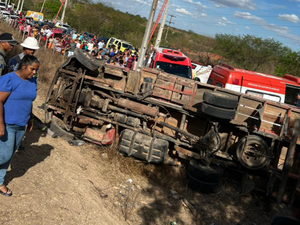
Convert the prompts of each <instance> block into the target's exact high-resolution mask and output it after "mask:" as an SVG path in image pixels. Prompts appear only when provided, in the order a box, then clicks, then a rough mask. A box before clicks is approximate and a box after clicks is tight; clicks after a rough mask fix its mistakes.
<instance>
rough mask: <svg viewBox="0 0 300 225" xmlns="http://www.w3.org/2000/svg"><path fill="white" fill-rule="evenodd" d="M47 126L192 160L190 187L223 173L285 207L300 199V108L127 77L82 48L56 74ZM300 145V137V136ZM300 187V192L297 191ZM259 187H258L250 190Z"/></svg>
mask: <svg viewBox="0 0 300 225" xmlns="http://www.w3.org/2000/svg"><path fill="white" fill-rule="evenodd" d="M45 111H46V114H45V115H46V119H45V120H46V122H47V123H50V122H51V121H56V122H57V121H58V122H59V123H60V126H61V127H63V128H64V129H65V130H66V131H69V132H71V133H74V134H76V135H77V136H78V137H80V138H83V139H85V140H88V141H91V142H93V143H96V144H101V145H107V144H111V143H113V142H114V141H115V140H118V151H119V152H120V153H122V154H125V155H127V156H132V157H135V158H137V159H140V160H145V161H147V162H149V163H169V164H173V165H179V164H180V163H182V162H187V161H189V168H188V171H187V174H188V178H189V182H190V186H191V187H192V188H193V187H194V188H196V189H201V190H202V191H209V190H214V188H217V187H218V186H219V185H220V180H221V178H222V174H223V170H224V168H233V169H234V170H236V171H239V172H240V174H241V177H243V179H242V181H243V182H242V189H243V191H244V192H247V190H246V189H249V188H250V187H251V186H252V184H253V182H252V179H250V178H253V180H255V183H256V184H258V183H259V184H262V187H263V188H262V189H263V190H264V192H265V193H266V194H267V195H269V196H273V197H276V198H277V200H278V202H281V201H282V200H284V201H289V202H292V201H293V200H294V199H295V196H296V195H297V194H298V193H299V190H298V189H299V187H300V186H299V172H300V167H299V165H300V164H299V161H300V154H299V145H298V144H297V143H298V133H299V121H298V119H299V118H300V110H298V109H296V108H293V107H291V106H289V105H284V104H280V103H275V102H270V101H266V100H264V99H259V98H254V97H250V96H247V95H244V94H241V93H237V92H233V91H229V90H225V89H221V88H217V87H215V86H212V85H208V84H202V83H200V82H196V81H192V80H190V79H185V78H182V77H177V76H174V75H171V74H167V73H165V72H163V71H160V70H156V69H149V68H144V69H141V71H140V72H136V71H125V70H123V68H118V67H114V66H110V65H104V63H102V62H101V61H97V60H95V59H92V58H90V57H89V56H88V55H86V54H84V53H83V52H82V51H80V50H76V51H75V54H74V56H72V57H70V58H68V59H67V61H66V62H65V63H64V64H63V65H62V66H61V67H60V68H59V69H58V70H57V73H56V75H55V77H54V79H53V82H52V84H51V86H50V88H49V92H48V96H47V99H46V107H45ZM299 140H300V138H299ZM297 188H298V189H297ZM250 189H252V188H250Z"/></svg>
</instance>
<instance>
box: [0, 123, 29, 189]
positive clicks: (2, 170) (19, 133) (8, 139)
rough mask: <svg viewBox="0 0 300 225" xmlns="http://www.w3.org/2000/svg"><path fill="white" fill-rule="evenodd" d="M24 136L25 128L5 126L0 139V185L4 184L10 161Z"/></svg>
mask: <svg viewBox="0 0 300 225" xmlns="http://www.w3.org/2000/svg"><path fill="white" fill-rule="evenodd" d="M24 134H25V126H18V125H9V124H5V132H4V135H3V136H2V137H0V185H1V184H3V182H4V177H5V175H6V171H7V169H8V167H9V164H10V160H11V158H12V156H13V154H14V152H15V151H16V149H17V148H18V147H19V145H20V143H21V141H22V139H23V136H24Z"/></svg>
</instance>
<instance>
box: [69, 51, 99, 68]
mask: <svg viewBox="0 0 300 225" xmlns="http://www.w3.org/2000/svg"><path fill="white" fill-rule="evenodd" d="M74 56H75V57H76V59H77V60H78V61H79V62H80V63H81V64H82V65H84V66H85V67H86V68H88V69H89V70H91V71H95V70H97V69H98V68H99V67H100V66H103V65H104V63H103V61H98V60H96V59H94V58H92V57H91V56H90V55H88V54H85V53H84V52H83V51H82V49H76V50H75V51H74Z"/></svg>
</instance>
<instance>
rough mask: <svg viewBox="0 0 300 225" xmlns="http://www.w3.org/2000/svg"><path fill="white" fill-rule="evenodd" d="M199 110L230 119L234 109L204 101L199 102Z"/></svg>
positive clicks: (232, 116)
mask: <svg viewBox="0 0 300 225" xmlns="http://www.w3.org/2000/svg"><path fill="white" fill-rule="evenodd" d="M200 110H201V112H203V113H205V114H207V115H209V116H213V117H216V118H219V119H225V120H231V119H233V118H234V116H235V113H236V110H235V109H224V108H220V107H216V106H213V105H209V104H207V103H205V102H201V107H200Z"/></svg>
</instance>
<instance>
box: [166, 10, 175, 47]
mask: <svg viewBox="0 0 300 225" xmlns="http://www.w3.org/2000/svg"><path fill="white" fill-rule="evenodd" d="M168 15H169V16H170V17H171V18H170V21H169V22H168V23H169V26H168V29H167V33H166V36H165V41H166V40H167V37H168V33H169V28H170V26H171V24H174V22H172V19H173V17H175V18H176V16H174V15H170V14H168Z"/></svg>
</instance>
